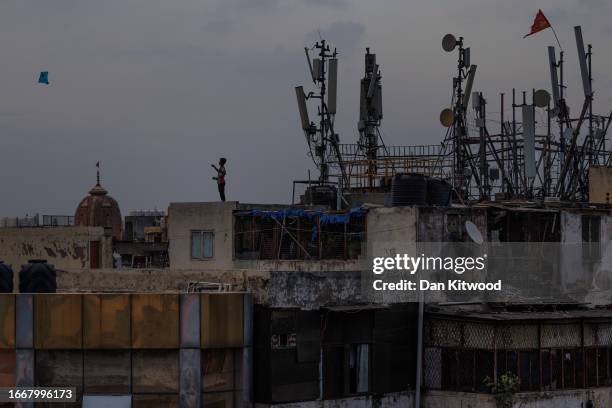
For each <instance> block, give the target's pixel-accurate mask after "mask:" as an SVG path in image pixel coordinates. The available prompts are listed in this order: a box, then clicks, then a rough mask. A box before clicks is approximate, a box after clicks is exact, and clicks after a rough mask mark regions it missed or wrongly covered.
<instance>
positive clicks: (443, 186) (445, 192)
mask: <svg viewBox="0 0 612 408" xmlns="http://www.w3.org/2000/svg"><path fill="white" fill-rule="evenodd" d="M451 191H452V187H451V185H450V183H448V182H447V181H445V180H441V179H437V178H431V177H430V178H428V179H427V203H428V204H429V205H437V206H443V207H446V206H448V205H449V204H450V198H451Z"/></svg>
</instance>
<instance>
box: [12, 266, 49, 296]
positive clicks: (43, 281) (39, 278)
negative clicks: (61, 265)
mask: <svg viewBox="0 0 612 408" xmlns="http://www.w3.org/2000/svg"><path fill="white" fill-rule="evenodd" d="M56 291H57V273H56V272H55V266H53V265H51V264H49V263H47V261H46V260H44V259H31V260H29V261H28V263H27V264H25V265H23V266H22V267H21V271H19V292H21V293H55V292H56Z"/></svg>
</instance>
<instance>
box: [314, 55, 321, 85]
mask: <svg viewBox="0 0 612 408" xmlns="http://www.w3.org/2000/svg"><path fill="white" fill-rule="evenodd" d="M322 75H323V62H322V61H321V60H320V59H319V58H315V59H314V61H312V79H313V81H317V80H318V79H319V78H321V76H322Z"/></svg>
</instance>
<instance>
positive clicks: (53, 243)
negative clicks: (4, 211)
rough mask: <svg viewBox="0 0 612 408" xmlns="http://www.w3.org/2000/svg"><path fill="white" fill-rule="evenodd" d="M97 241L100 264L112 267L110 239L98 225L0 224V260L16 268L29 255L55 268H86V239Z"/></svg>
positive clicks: (26, 260)
mask: <svg viewBox="0 0 612 408" xmlns="http://www.w3.org/2000/svg"><path fill="white" fill-rule="evenodd" d="M92 241H100V266H101V267H103V268H109V267H112V265H113V264H112V241H111V238H110V236H106V235H105V234H104V228H101V227H52V228H0V260H3V261H4V262H5V263H7V264H10V265H12V266H13V269H14V270H15V271H16V272H18V271H19V268H20V267H21V265H23V264H25V263H27V262H28V260H30V259H46V260H47V261H48V262H49V263H52V264H54V265H55V266H56V267H57V268H83V269H85V268H89V265H90V263H89V261H90V254H89V243H90V242H92Z"/></svg>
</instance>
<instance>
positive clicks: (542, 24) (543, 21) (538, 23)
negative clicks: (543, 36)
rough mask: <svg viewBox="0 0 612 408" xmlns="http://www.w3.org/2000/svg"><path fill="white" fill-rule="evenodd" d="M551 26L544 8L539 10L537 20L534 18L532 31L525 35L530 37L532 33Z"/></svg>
mask: <svg viewBox="0 0 612 408" xmlns="http://www.w3.org/2000/svg"><path fill="white" fill-rule="evenodd" d="M549 27H551V25H550V22H549V21H548V19H547V18H546V16H545V15H544V13H543V12H542V10H538V14H536V17H535V20H533V25H532V26H531V32H530V33H529V34H527V35H525V37H528V36H530V35H531V34H535V33H537V32H539V31H542V30H546V29H547V28H549ZM525 37H523V38H525Z"/></svg>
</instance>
